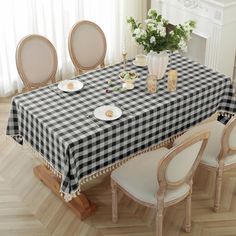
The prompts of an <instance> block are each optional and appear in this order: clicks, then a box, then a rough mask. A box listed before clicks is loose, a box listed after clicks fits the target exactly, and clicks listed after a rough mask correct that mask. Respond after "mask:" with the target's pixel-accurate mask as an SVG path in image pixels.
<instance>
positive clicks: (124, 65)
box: [122, 51, 127, 71]
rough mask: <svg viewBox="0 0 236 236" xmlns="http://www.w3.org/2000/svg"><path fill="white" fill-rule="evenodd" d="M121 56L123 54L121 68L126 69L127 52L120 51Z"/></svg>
mask: <svg viewBox="0 0 236 236" xmlns="http://www.w3.org/2000/svg"><path fill="white" fill-rule="evenodd" d="M122 56H123V70H124V71H126V62H127V59H126V56H127V52H125V51H123V52H122Z"/></svg>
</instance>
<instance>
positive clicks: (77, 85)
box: [58, 80, 84, 92]
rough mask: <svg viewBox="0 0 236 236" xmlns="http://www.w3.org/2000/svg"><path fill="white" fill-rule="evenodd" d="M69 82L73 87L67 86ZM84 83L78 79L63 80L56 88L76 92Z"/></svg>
mask: <svg viewBox="0 0 236 236" xmlns="http://www.w3.org/2000/svg"><path fill="white" fill-rule="evenodd" d="M69 83H72V84H73V89H70V88H68V87H67V85H68V84H69ZM83 86H84V84H83V83H82V82H80V81H78V80H63V81H61V82H60V83H59V84H58V88H59V89H60V90H62V91H64V92H76V91H79V90H80V89H82V88H83Z"/></svg>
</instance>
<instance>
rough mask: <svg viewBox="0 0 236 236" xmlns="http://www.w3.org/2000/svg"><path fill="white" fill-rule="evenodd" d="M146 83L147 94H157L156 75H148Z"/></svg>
mask: <svg viewBox="0 0 236 236" xmlns="http://www.w3.org/2000/svg"><path fill="white" fill-rule="evenodd" d="M146 83H147V90H148V93H156V92H157V85H158V81H157V76H156V75H148V77H147V81H146Z"/></svg>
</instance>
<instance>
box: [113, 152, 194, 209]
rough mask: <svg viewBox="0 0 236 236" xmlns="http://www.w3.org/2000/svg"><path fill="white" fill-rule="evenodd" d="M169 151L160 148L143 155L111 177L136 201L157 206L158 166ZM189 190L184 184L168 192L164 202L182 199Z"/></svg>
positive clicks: (132, 160)
mask: <svg viewBox="0 0 236 236" xmlns="http://www.w3.org/2000/svg"><path fill="white" fill-rule="evenodd" d="M168 151H169V149H167V148H160V149H158V150H155V151H151V152H147V153H144V154H141V155H139V156H137V157H135V158H133V159H131V160H129V161H128V162H126V163H125V164H124V165H122V166H121V167H119V168H117V169H116V170H114V171H113V172H112V174H111V177H112V179H113V180H114V181H115V182H116V183H118V184H119V185H120V186H121V187H122V188H123V189H124V190H126V191H127V192H129V193H130V194H131V195H132V196H134V197H135V198H136V199H138V200H140V201H143V202H146V203H150V204H153V205H156V203H157V191H158V181H157V166H158V163H159V161H160V160H161V159H162V157H163V156H164V155H165V154H167V153H168ZM189 190H190V186H189V185H187V184H183V185H182V186H180V187H179V188H177V189H175V190H167V191H166V194H165V198H164V201H165V203H166V202H170V201H172V200H175V199H177V198H179V197H182V196H184V195H185V194H186V193H188V192H189Z"/></svg>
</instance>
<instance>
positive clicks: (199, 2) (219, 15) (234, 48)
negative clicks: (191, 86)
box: [152, 0, 236, 77]
mask: <svg viewBox="0 0 236 236" xmlns="http://www.w3.org/2000/svg"><path fill="white" fill-rule="evenodd" d="M152 8H155V9H157V10H158V11H159V12H160V13H161V14H162V15H163V16H164V17H165V18H167V19H168V20H169V21H170V23H171V24H174V25H175V24H179V23H183V22H184V21H187V20H190V19H191V20H195V21H196V22H197V27H196V29H195V30H194V34H196V35H198V36H200V37H202V38H204V39H205V41H206V45H205V48H204V50H205V52H204V61H203V63H204V64H205V65H206V66H208V67H210V68H212V69H214V70H216V71H219V72H221V73H223V74H225V75H227V76H230V77H233V73H234V69H235V52H236V0H152ZM194 46H195V47H196V50H195V51H197V48H198V45H194ZM200 48H201V47H200ZM201 50H202V48H201ZM193 58H194V57H193Z"/></svg>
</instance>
